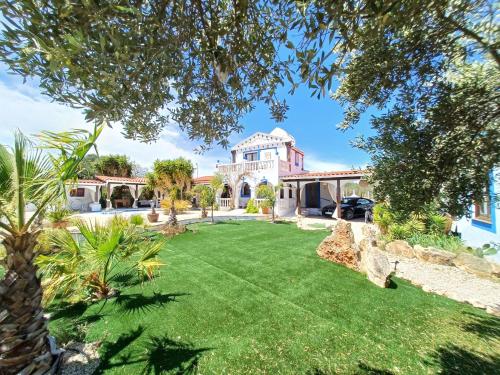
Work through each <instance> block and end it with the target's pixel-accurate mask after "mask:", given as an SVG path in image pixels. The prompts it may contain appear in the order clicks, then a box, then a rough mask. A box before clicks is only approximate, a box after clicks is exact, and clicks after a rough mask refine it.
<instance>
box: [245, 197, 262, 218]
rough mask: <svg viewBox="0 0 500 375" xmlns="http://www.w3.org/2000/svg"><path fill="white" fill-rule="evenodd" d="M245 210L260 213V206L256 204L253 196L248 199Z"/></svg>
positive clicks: (250, 212) (249, 212)
mask: <svg viewBox="0 0 500 375" xmlns="http://www.w3.org/2000/svg"><path fill="white" fill-rule="evenodd" d="M245 212H246V213H248V214H258V213H259V208H258V207H257V206H256V205H255V201H254V200H253V198H251V199H249V200H248V202H247V207H246V209H245Z"/></svg>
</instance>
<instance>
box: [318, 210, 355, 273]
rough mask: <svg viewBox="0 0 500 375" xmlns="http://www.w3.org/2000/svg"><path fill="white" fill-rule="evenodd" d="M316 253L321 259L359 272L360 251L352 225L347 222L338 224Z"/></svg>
mask: <svg viewBox="0 0 500 375" xmlns="http://www.w3.org/2000/svg"><path fill="white" fill-rule="evenodd" d="M316 252H317V254H318V255H319V256H320V257H321V258H324V259H327V260H330V261H332V262H335V263H339V264H343V265H344V266H346V267H349V268H351V269H353V270H356V271H357V270H359V261H360V255H359V251H358V249H357V246H356V243H355V242H354V234H353V232H352V228H351V223H349V222H347V221H345V220H339V221H338V222H337V225H336V226H335V227H334V228H333V230H332V234H331V235H329V236H328V237H326V238H325V239H324V240H323V241H322V242H321V243H320V245H319V246H318V248H317V250H316Z"/></svg>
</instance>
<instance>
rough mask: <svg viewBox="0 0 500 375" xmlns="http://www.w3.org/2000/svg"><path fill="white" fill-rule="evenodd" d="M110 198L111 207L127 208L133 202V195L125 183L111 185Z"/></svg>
mask: <svg viewBox="0 0 500 375" xmlns="http://www.w3.org/2000/svg"><path fill="white" fill-rule="evenodd" d="M110 199H111V205H112V206H113V208H129V207H132V205H133V204H134V197H133V195H132V193H131V192H130V187H129V186H127V185H118V186H115V187H113V190H112V192H111V197H110Z"/></svg>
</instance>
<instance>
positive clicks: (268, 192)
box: [256, 183, 283, 223]
mask: <svg viewBox="0 0 500 375" xmlns="http://www.w3.org/2000/svg"><path fill="white" fill-rule="evenodd" d="M282 188H283V184H281V183H280V184H278V185H276V186H275V187H274V189H273V188H272V187H271V186H269V185H260V186H259V187H257V191H256V194H257V197H258V198H262V199H265V201H264V202H265V204H267V205H268V206H269V207H271V210H272V219H271V221H272V222H273V223H274V219H275V215H274V207H275V206H276V194H277V193H278V191H279V190H280V189H282Z"/></svg>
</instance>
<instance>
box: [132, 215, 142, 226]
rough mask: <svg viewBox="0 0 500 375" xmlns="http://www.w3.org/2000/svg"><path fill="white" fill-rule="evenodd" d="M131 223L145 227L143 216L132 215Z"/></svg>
mask: <svg viewBox="0 0 500 375" xmlns="http://www.w3.org/2000/svg"><path fill="white" fill-rule="evenodd" d="M129 222H130V224H132V225H144V218H143V217H142V215H132V216H130V218H129Z"/></svg>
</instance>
